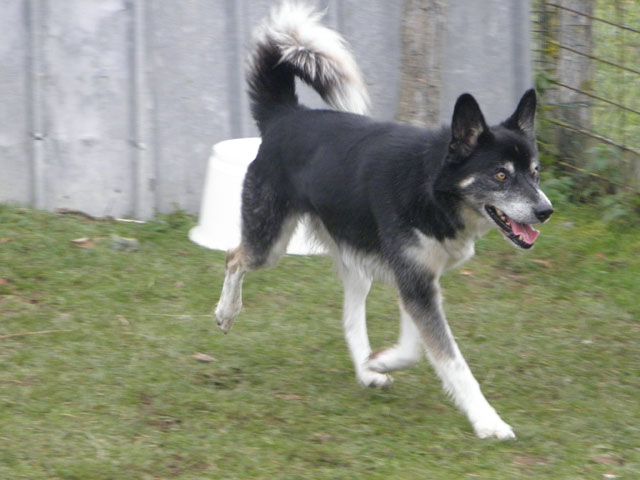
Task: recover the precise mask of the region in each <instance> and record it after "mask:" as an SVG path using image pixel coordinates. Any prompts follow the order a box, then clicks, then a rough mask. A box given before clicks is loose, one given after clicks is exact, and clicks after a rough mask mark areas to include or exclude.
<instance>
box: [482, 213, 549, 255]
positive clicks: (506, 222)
mask: <svg viewBox="0 0 640 480" xmlns="http://www.w3.org/2000/svg"><path fill="white" fill-rule="evenodd" d="M484 208H485V210H486V211H487V213H488V214H489V216H490V217H491V219H492V220H493V221H494V222H495V223H496V225H498V227H500V231H501V232H502V234H503V235H504V236H505V237H506V238H508V239H509V240H511V242H513V244H515V245H516V246H518V247H520V248H531V247H533V244H534V242H535V241H536V238H538V235H539V234H540V232H538V230H536V229H535V228H533V227H532V226H531V225H528V224H526V223H518V222H516V221H515V220H513V219H512V218H509V217H508V216H507V215H506V214H505V213H504V212H503V211H501V210H498V209H497V208H496V207H492V206H489V205H486V206H485V207H484Z"/></svg>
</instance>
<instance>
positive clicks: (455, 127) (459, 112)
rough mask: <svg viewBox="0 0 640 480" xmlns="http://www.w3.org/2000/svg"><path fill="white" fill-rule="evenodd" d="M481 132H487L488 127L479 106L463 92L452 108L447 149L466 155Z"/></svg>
mask: <svg viewBox="0 0 640 480" xmlns="http://www.w3.org/2000/svg"><path fill="white" fill-rule="evenodd" d="M483 134H484V135H487V134H489V128H488V127H487V124H486V122H485V121H484V115H482V112H481V111H480V106H479V105H478V102H476V99H475V98H473V96H472V95H471V94H469V93H463V94H462V95H460V97H458V100H457V101H456V106H455V107H454V109H453V120H452V121H451V143H449V151H450V152H452V153H454V152H455V153H459V154H462V156H463V157H466V156H468V155H469V154H470V153H471V152H472V151H473V150H474V149H475V148H476V146H477V145H478V142H479V141H480V138H481V137H482V136H483Z"/></svg>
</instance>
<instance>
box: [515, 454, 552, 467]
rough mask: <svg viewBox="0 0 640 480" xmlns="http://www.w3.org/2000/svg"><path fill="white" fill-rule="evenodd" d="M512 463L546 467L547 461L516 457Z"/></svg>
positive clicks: (540, 458)
mask: <svg viewBox="0 0 640 480" xmlns="http://www.w3.org/2000/svg"><path fill="white" fill-rule="evenodd" d="M513 463H515V464H517V465H546V464H547V463H549V459H548V458H545V457H530V456H528V455H518V456H516V457H514V458H513Z"/></svg>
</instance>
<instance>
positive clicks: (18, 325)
mask: <svg viewBox="0 0 640 480" xmlns="http://www.w3.org/2000/svg"><path fill="white" fill-rule="evenodd" d="M597 218H598V212H595V211H591V210H589V209H587V208H581V209H578V208H573V209H568V210H565V211H564V212H561V213H558V214H556V215H555V216H554V218H553V219H552V221H551V222H550V223H549V224H548V225H544V226H543V227H542V235H541V237H540V239H539V240H538V245H537V246H536V248H535V249H534V250H533V251H531V252H520V251H516V250H515V249H514V248H512V247H511V246H510V245H508V244H507V243H506V242H505V241H503V240H502V239H501V238H500V235H499V234H498V233H496V232H493V233H491V234H490V235H488V236H487V237H486V238H485V239H483V240H482V241H481V242H480V243H479V244H478V246H477V255H476V257H475V258H474V259H473V260H472V261H471V262H469V263H468V264H466V265H464V266H463V267H462V268H461V269H460V270H458V271H456V272H452V273H450V274H448V275H447V276H446V278H445V279H444V293H445V309H446V311H447V314H448V318H449V321H450V323H451V326H452V329H453V331H454V333H455V335H456V337H457V338H458V342H459V345H460V348H461V350H462V352H463V354H464V355H465V357H466V358H467V361H468V362H469V364H470V365H471V368H472V370H473V371H474V373H475V375H476V377H477V378H478V380H479V381H480V383H481V385H482V386H483V389H484V392H485V394H486V396H487V398H488V399H489V400H490V401H491V402H492V404H493V405H494V406H495V407H496V409H497V410H498V411H499V413H500V414H501V415H502V417H503V418H504V420H505V421H507V422H508V423H510V424H511V425H512V426H513V427H514V429H515V431H516V434H517V435H518V439H517V440H516V441H512V442H499V441H486V440H485V441H482V440H479V439H477V438H475V437H474V435H473V433H472V430H471V427H470V425H469V424H468V423H467V421H466V419H465V418H464V417H463V415H461V414H460V413H459V412H458V411H456V409H455V408H454V407H453V405H452V403H451V402H450V401H449V400H448V399H447V398H446V396H445V395H444V394H443V392H442V389H441V386H440V383H439V381H438V379H437V378H436V377H435V375H434V373H433V371H432V370H431V368H430V366H429V365H428V364H427V363H426V362H424V363H422V364H420V365H419V366H417V367H415V368H414V369H412V370H409V371H405V372H398V373H396V374H395V375H394V377H395V379H396V383H395V385H394V387H393V389H391V390H389V391H377V390H366V389H362V388H360V387H359V386H358V385H357V384H356V382H355V378H354V374H353V370H352V366H351V362H350V360H349V355H348V352H347V348H346V346H345V344H344V341H343V338H342V332H341V327H340V308H341V301H342V300H341V288H340V285H339V282H338V281H337V280H336V277H335V276H334V275H333V273H332V267H331V263H330V262H329V261H328V260H327V259H325V258H321V257H288V258H285V259H284V260H283V261H282V262H281V263H280V265H279V266H278V267H277V268H274V269H272V270H268V271H263V272H257V273H254V274H252V275H249V276H248V277H247V281H246V283H245V297H244V298H245V302H244V304H245V309H244V311H243V313H242V314H241V315H240V317H239V318H238V320H237V322H236V324H235V326H234V328H233V330H232V331H231V333H230V334H229V335H227V336H224V335H222V334H221V333H220V332H219V331H218V329H217V328H216V326H215V324H214V323H213V322H212V319H211V317H210V315H209V314H210V311H211V308H212V306H213V304H214V303H215V301H216V300H217V295H218V293H219V290H220V286H221V281H222V276H223V265H224V257H223V254H221V253H219V252H211V251H207V250H205V249H203V248H201V247H198V246H196V245H193V244H191V243H190V242H189V241H188V240H187V231H188V229H189V227H190V226H191V225H192V224H193V221H194V220H193V219H192V218H189V217H185V216H183V215H180V214H174V215H171V216H168V217H164V218H163V219H161V220H159V221H157V222H152V223H147V224H144V225H136V224H125V223H117V222H111V221H91V220H87V219H84V218H82V217H74V216H70V215H55V214H50V213H42V212H37V211H33V210H28V209H21V208H14V207H7V206H0V478H2V479H11V480H13V479H30V480H31V479H34V480H35V479H82V480H87V479H90V480H93V479H118V480H124V479H161V478H165V479H174V478H175V479H214V478H215V479H227V478H228V479H249V478H268V479H296V478H313V479H316V478H318V479H322V478H326V479H350V478H367V479H411V480H414V479H422V478H425V479H437V480H443V479H444V480H446V479H464V478H470V479H478V478H480V479H491V480H494V479H511V478H533V479H576V480H577V479H603V478H621V479H637V478H640V401H639V398H640V322H639V318H640V299H639V296H640V287H639V285H638V284H639V283H640V228H639V229H636V230H630V229H627V230H625V231H622V232H621V231H613V230H610V229H608V228H607V227H606V226H605V225H603V224H602V223H601V222H600V221H599V220H597ZM112 235H119V236H122V237H134V238H136V239H138V240H139V242H140V250H138V251H134V252H132V251H122V250H116V249H114V248H112V239H111V236H112ZM83 237H84V238H86V239H89V240H85V241H80V242H77V243H73V242H72V241H71V240H74V239H78V238H83ZM369 318H370V330H371V338H372V342H373V344H374V346H375V347H382V346H385V345H388V344H390V343H392V342H393V341H394V340H395V337H396V333H397V312H396V306H395V299H394V293H393V291H392V290H390V289H389V288H386V287H375V288H374V290H373V292H372V295H371V296H370V300H369ZM29 333H30V334H29ZM197 353H202V354H206V355H209V356H210V357H212V361H209V362H202V361H198V360H196V359H195V358H194V357H193V355H194V354H197Z"/></svg>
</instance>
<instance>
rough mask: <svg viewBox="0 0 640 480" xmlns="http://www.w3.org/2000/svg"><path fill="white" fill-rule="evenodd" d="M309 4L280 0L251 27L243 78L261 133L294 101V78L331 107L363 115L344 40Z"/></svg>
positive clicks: (361, 87)
mask: <svg viewBox="0 0 640 480" xmlns="http://www.w3.org/2000/svg"><path fill="white" fill-rule="evenodd" d="M321 16H322V15H321V14H320V13H318V12H315V11H314V10H313V9H312V8H311V7H308V6H305V5H301V4H297V3H290V2H285V3H283V4H282V5H280V6H279V7H277V8H276V9H274V10H272V11H271V15H270V16H269V17H268V18H267V19H265V20H264V21H263V22H262V23H261V24H260V25H259V26H258V27H257V28H256V30H255V32H254V36H253V46H252V50H251V53H250V56H249V63H248V69H247V82H248V84H249V96H250V98H251V112H252V113H253V118H254V119H255V120H256V122H257V124H258V128H259V129H260V131H261V132H263V131H264V128H265V126H266V124H267V123H268V121H269V119H270V118H271V117H272V116H273V115H274V114H276V113H277V112H278V110H280V109H281V108H283V107H285V108H287V107H292V106H295V105H297V104H298V97H297V95H296V91H295V81H294V79H295V77H296V76H297V77H299V78H301V79H302V80H303V81H304V82H306V83H307V84H309V85H310V86H311V87H313V88H314V90H316V91H317V92H318V93H319V94H320V96H321V97H322V98H323V99H324V101H325V102H327V103H328V104H329V105H331V106H332V107H333V108H335V109H337V110H342V111H345V112H353V113H360V114H365V113H367V111H368V107H369V95H368V93H367V88H366V86H365V84H364V81H363V80H362V76H361V73H360V69H359V68H358V65H357V64H356V62H355V60H354V59H353V56H352V55H351V52H350V51H349V49H348V48H347V45H346V42H345V41H344V39H343V38H342V37H341V36H340V35H339V34H338V33H337V32H335V31H333V30H330V29H329V28H327V27H325V26H323V25H322V24H321V23H320V18H321Z"/></svg>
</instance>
